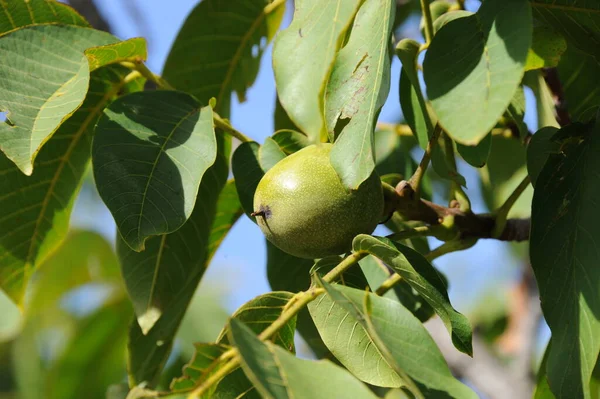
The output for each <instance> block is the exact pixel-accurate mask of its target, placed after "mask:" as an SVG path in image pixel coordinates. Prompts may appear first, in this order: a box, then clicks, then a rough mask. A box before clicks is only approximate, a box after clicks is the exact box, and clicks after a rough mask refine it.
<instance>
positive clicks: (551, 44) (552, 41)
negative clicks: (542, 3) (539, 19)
mask: <svg viewBox="0 0 600 399" xmlns="http://www.w3.org/2000/svg"><path fill="white" fill-rule="evenodd" d="M566 49H567V42H566V40H565V38H564V37H563V35H561V34H560V33H558V32H557V31H556V30H554V28H552V27H550V26H534V27H533V35H532V37H531V48H530V49H529V53H528V54H527V61H526V62H525V70H526V71H529V70H532V69H540V68H552V67H555V66H557V65H558V62H559V61H560V57H561V55H562V54H563V53H564V52H565V50H566Z"/></svg>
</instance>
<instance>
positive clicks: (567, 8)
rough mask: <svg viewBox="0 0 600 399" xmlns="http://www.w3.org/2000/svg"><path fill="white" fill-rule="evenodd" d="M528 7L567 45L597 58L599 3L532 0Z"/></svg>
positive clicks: (599, 36)
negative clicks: (558, 34) (561, 37)
mask: <svg viewBox="0 0 600 399" xmlns="http://www.w3.org/2000/svg"><path fill="white" fill-rule="evenodd" d="M531 7H532V8H533V13H534V16H535V17H536V18H538V19H540V20H542V21H544V22H545V23H546V24H548V25H549V26H551V27H552V28H554V29H556V30H557V31H559V32H560V33H562V34H563V36H564V37H565V38H566V39H567V42H568V43H569V46H573V47H575V48H577V49H579V50H581V51H584V52H586V53H588V54H590V55H592V56H594V57H596V58H597V59H598V58H600V31H599V30H598V26H600V3H598V2H597V1H583V2H580V1H573V0H531ZM599 61H600V60H599Z"/></svg>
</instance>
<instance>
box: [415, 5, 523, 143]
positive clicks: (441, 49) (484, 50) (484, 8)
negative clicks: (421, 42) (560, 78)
mask: <svg viewBox="0 0 600 399" xmlns="http://www.w3.org/2000/svg"><path fill="white" fill-rule="evenodd" d="M531 29H532V26H531V8H530V5H529V1H527V0H508V1H507V0H488V1H485V2H484V3H483V4H482V5H481V7H480V8H479V10H478V11H477V13H476V14H473V15H470V16H465V17H463V18H457V19H455V20H452V21H450V22H448V23H447V24H446V25H444V26H443V27H442V28H441V29H440V30H439V31H438V33H437V34H436V35H435V37H434V39H433V41H432V42H431V44H430V46H429V49H428V50H427V53H426V55H425V61H424V63H423V70H424V77H425V83H426V84H427V94H428V96H429V99H430V100H431V103H432V105H433V109H434V110H435V113H436V115H437V116H438V118H439V123H441V125H442V126H443V127H444V129H445V130H446V131H447V132H448V134H449V135H450V136H452V138H453V139H455V140H456V141H457V142H460V143H461V144H468V145H475V144H477V143H479V142H480V141H481V140H482V139H483V138H484V137H485V135H486V134H487V133H488V132H489V131H490V130H491V129H492V128H493V127H494V125H495V124H496V122H497V121H498V119H499V118H500V117H501V116H502V114H503V113H504V111H505V110H506V107H507V106H508V104H509V103H510V100H511V98H512V97H513V95H514V92H515V90H516V89H517V87H518V85H519V83H520V82H521V78H522V77H523V69H524V66H525V60H526V58H527V52H528V50H529V47H530V44H531Z"/></svg>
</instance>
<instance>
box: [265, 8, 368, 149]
mask: <svg viewBox="0 0 600 399" xmlns="http://www.w3.org/2000/svg"><path fill="white" fill-rule="evenodd" d="M360 3H361V1H360V0H325V1H323V0H297V1H296V2H295V7H296V9H295V12H294V18H293V20H292V23H291V24H290V26H289V27H287V28H286V29H284V30H283V31H281V32H280V33H279V34H278V35H277V38H276V39H275V43H274V45H273V71H274V72H275V82H276V87H277V93H278V95H279V100H280V101H281V105H282V106H283V108H284V109H285V111H287V114H288V115H289V117H290V118H291V120H292V121H293V122H294V123H295V124H296V126H298V127H299V128H300V129H301V130H302V131H303V132H304V133H305V134H306V135H307V136H308V137H309V139H310V140H311V141H313V142H315V141H320V140H321V141H323V140H325V139H326V138H327V126H326V123H325V111H324V110H325V98H324V95H325V87H326V85H327V81H328V80H329V76H330V74H331V71H332V68H333V65H334V61H335V57H336V53H337V51H338V50H339V48H340V46H341V45H342V42H343V40H344V38H345V34H346V31H347V30H348V29H349V28H350V26H351V24H352V20H353V19H354V16H355V14H356V12H357V10H358V6H359V5H360ZM317 44H318V45H317Z"/></svg>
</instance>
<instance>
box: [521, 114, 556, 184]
mask: <svg viewBox="0 0 600 399" xmlns="http://www.w3.org/2000/svg"><path fill="white" fill-rule="evenodd" d="M557 130H558V129H557V128H555V127H553V126H546V127H543V128H541V129H540V130H538V131H537V132H535V134H534V135H533V136H532V137H531V140H530V141H529V144H528V145H527V173H529V177H530V178H531V185H532V186H533V187H535V184H536V182H537V178H538V176H539V175H540V172H541V171H542V169H543V168H544V165H545V164H546V161H547V160H548V157H549V156H550V154H556V153H557V152H558V150H559V144H558V143H556V142H555V141H553V140H552V137H553V136H554V134H555V133H556V131H557Z"/></svg>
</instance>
